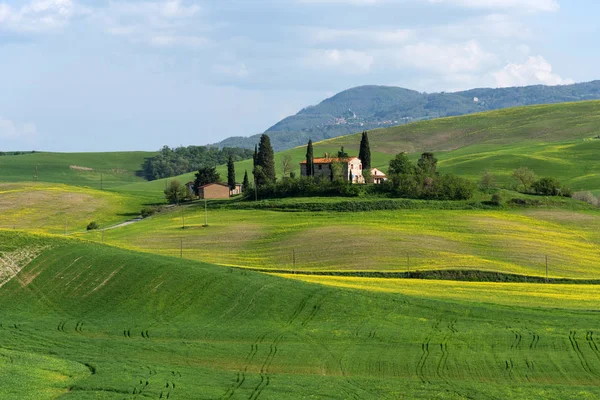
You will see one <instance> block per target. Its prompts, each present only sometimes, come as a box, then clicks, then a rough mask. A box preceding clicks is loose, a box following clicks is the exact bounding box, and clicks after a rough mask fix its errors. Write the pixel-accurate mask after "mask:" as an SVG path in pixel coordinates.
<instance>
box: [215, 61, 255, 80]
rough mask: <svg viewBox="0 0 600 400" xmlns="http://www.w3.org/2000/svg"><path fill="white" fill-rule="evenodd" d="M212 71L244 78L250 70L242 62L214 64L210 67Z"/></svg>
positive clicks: (231, 76)
mask: <svg viewBox="0 0 600 400" xmlns="http://www.w3.org/2000/svg"><path fill="white" fill-rule="evenodd" d="M212 70H213V72H214V73H216V74H218V75H223V76H226V77H230V78H237V79H244V78H246V77H248V75H249V74H250V72H249V71H248V68H247V67H246V64H244V63H235V64H215V65H213V67H212Z"/></svg>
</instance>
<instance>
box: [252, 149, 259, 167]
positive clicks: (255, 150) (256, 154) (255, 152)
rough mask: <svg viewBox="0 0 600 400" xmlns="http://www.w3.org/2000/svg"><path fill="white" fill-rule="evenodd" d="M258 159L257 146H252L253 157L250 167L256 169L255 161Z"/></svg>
mask: <svg viewBox="0 0 600 400" xmlns="http://www.w3.org/2000/svg"><path fill="white" fill-rule="evenodd" d="M257 158H258V145H257V144H255V145H254V155H253V156H252V166H253V167H256V159H257Z"/></svg>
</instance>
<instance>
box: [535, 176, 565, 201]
mask: <svg viewBox="0 0 600 400" xmlns="http://www.w3.org/2000/svg"><path fill="white" fill-rule="evenodd" d="M533 190H534V192H535V194H539V195H542V196H565V197H570V196H571V190H570V189H568V188H565V187H563V186H562V185H561V183H560V181H559V180H558V179H556V178H542V179H540V180H539V181H536V182H535V183H534V184H533Z"/></svg>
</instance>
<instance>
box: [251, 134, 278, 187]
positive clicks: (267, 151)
mask: <svg viewBox="0 0 600 400" xmlns="http://www.w3.org/2000/svg"><path fill="white" fill-rule="evenodd" d="M256 166H257V167H260V169H259V171H260V172H261V173H260V174H257V176H256V183H257V185H264V184H266V183H269V182H275V179H276V176H275V153H274V152H273V147H272V146H271V139H270V138H269V136H268V135H265V134H262V136H261V137H260V143H259V144H258V153H257V154H256Z"/></svg>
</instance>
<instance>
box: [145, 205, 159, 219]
mask: <svg viewBox="0 0 600 400" xmlns="http://www.w3.org/2000/svg"><path fill="white" fill-rule="evenodd" d="M157 211H158V208H157V207H144V208H142V212H141V214H142V218H148V217H150V216H152V215H154V214H156V212H157Z"/></svg>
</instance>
